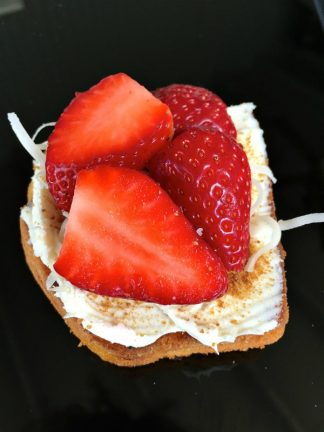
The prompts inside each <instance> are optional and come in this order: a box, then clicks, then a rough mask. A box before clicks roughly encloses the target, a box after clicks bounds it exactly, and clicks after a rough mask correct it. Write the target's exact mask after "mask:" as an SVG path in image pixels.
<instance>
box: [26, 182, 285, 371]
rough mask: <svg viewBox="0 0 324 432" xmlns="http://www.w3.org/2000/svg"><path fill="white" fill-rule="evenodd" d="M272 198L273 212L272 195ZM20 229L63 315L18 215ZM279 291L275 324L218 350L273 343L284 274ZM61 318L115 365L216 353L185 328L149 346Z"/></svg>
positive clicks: (35, 270)
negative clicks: (136, 345)
mask: <svg viewBox="0 0 324 432" xmlns="http://www.w3.org/2000/svg"><path fill="white" fill-rule="evenodd" d="M31 200H32V187H31V184H30V187H29V188H28V202H31ZM271 201H272V207H273V213H274V202H273V198H272V195H271ZM20 232H21V241H22V246H23V249H24V252H25V257H26V262H27V264H28V266H29V268H30V270H31V272H32V274H33V275H34V278H35V279H36V282H37V283H38V284H39V286H40V287H41V289H42V290H43V292H44V294H45V295H46V297H47V298H48V299H49V301H50V302H51V303H52V305H53V306H54V308H55V309H56V310H57V312H58V313H59V314H60V315H61V317H62V318H63V319H64V315H65V310H64V308H63V304H62V302H61V300H60V299H58V298H57V297H55V296H54V294H53V292H51V291H49V290H48V289H47V288H46V279H47V276H48V274H49V269H48V268H47V267H46V266H45V265H44V264H43V262H42V261H41V260H40V258H38V257H36V256H35V255H34V252H33V247H32V245H31V244H30V241H29V232H28V227H27V225H26V223H25V222H24V221H23V219H21V218H20ZM280 253H281V257H282V258H284V257H285V251H284V250H283V247H282V245H280ZM282 266H283V264H282ZM283 270H284V269H283ZM283 274H284V271H283ZM282 293H283V294H282V308H281V314H280V317H279V320H278V326H277V327H275V328H274V329H273V330H271V331H269V332H266V333H265V334H263V335H244V336H238V337H237V338H236V339H235V341H234V342H233V343H228V342H223V343H220V344H219V345H218V351H219V352H220V353H221V352H229V351H247V350H248V349H250V348H264V347H265V346H266V345H269V344H272V343H274V342H276V341H277V340H278V339H280V338H281V336H282V335H283V333H284V331H285V326H286V324H287V322H288V304H287V287H286V280H285V277H284V278H283V289H282ZM64 321H65V322H66V324H67V325H68V326H69V328H70V330H71V332H72V333H73V334H74V335H75V336H76V337H77V338H78V339H79V340H80V345H84V346H87V347H88V348H89V349H90V350H91V351H93V352H94V353H95V354H97V355H98V356H99V357H100V358H101V359H102V360H104V361H108V362H110V363H113V364H116V365H118V366H128V367H133V366H142V365H146V364H149V363H154V362H156V361H158V360H160V359H162V358H169V359H173V358H176V357H187V356H190V355H192V354H212V353H214V354H215V351H214V350H213V349H212V348H210V347H208V346H206V345H203V344H201V343H200V342H198V341H197V340H196V339H194V338H192V337H191V336H189V335H188V334H187V333H185V332H178V333H170V334H166V335H164V336H161V337H160V338H159V339H158V340H157V341H155V342H154V343H152V344H150V345H148V346H145V347H142V348H132V347H126V346H123V345H120V344H117V343H111V342H108V341H106V340H104V339H102V338H100V337H98V336H95V335H94V334H92V333H90V332H89V331H87V330H86V329H84V328H83V326H82V324H81V320H80V319H77V318H67V319H64Z"/></svg>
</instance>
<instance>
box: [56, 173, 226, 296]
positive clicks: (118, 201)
mask: <svg viewBox="0 0 324 432" xmlns="http://www.w3.org/2000/svg"><path fill="white" fill-rule="evenodd" d="M54 268H55V270H56V271H57V272H58V273H59V274H60V275H62V276H63V277H65V278H66V279H67V280H69V281H70V282H71V283H73V284H74V285H76V286H78V287H79V288H82V289H85V290H89V291H92V292H94V293H97V294H102V295H109V296H112V297H125V298H131V299H134V300H143V301H150V302H156V303H161V304H170V303H176V304H191V303H200V302H203V301H205V300H211V299H213V298H215V297H218V296H220V295H222V294H223V293H224V292H225V290H226V287H227V273H226V270H225V268H224V266H223V264H222V262H221V260H220V259H219V258H218V257H217V256H216V255H215V254H214V253H213V251H212V250H211V248H210V247H209V246H208V245H207V244H206V243H205V242H204V241H203V240H202V239H201V238H200V237H199V236H197V234H196V232H195V230H194V229H193V227H192V226H191V224H190V223H189V222H188V221H187V220H186V218H185V217H184V216H183V214H182V213H181V212H180V210H179V208H178V207H177V206H176V205H175V204H174V203H173V202H172V200H171V198H170V197H169V196H168V195H167V193H166V192H164V191H163V190H162V189H161V188H160V186H159V185H158V184H156V183H155V182H154V181H153V180H152V179H150V178H149V177H148V176H147V175H145V174H143V173H142V172H139V171H135V170H131V169H128V168H114V167H109V166H106V165H101V166H97V167H96V168H93V169H89V170H83V171H81V172H80V173H79V174H78V176H77V182H76V187H75V193H74V198H73V202H72V206H71V211H70V214H69V218H68V224H67V228H66V233H65V236H64V241H63V246H62V248H61V251H60V255H59V258H58V260H57V261H56V263H55V265H54Z"/></svg>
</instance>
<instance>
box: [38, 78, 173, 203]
mask: <svg viewBox="0 0 324 432" xmlns="http://www.w3.org/2000/svg"><path fill="white" fill-rule="evenodd" d="M172 133H173V126H172V116H171V113H170V110H169V108H168V107H167V105H165V104H163V103H161V102H160V101H159V100H158V99H157V98H155V97H154V96H153V95H152V94H151V93H150V92H149V91H148V90H146V89H145V88H144V87H142V86H141V85H139V84H138V83H137V82H136V81H134V80H133V79H131V78H130V77H129V76H127V75H125V74H123V73H119V74H117V75H111V76H108V77H107V78H105V79H103V80H102V81H100V82H99V83H98V84H97V85H95V86H94V87H91V88H90V89H89V90H88V91H86V92H84V93H78V94H76V96H75V98H74V99H73V100H72V102H71V103H70V104H69V105H68V107H67V108H66V109H65V110H64V112H63V113H62V114H61V116H60V118H59V120H58V122H57V123H56V126H55V129H54V131H53V133H52V134H51V135H50V137H49V139H48V149H47V155H46V177H47V182H48V186H49V190H50V192H51V193H52V195H53V197H54V199H55V202H56V205H57V207H59V208H61V209H63V210H69V208H70V205H71V201H72V196H73V191H74V185H75V178H76V174H77V172H78V171H79V170H80V169H83V168H89V167H92V166H94V165H97V164H103V163H104V164H109V165H112V166H126V167H132V168H136V169H140V168H142V167H143V166H144V165H145V163H146V161H147V160H148V159H149V158H150V157H151V156H152V155H153V154H154V153H155V152H156V151H157V150H158V149H160V148H161V146H163V145H164V144H165V141H166V140H168V139H169V138H170V136H171V135H172Z"/></svg>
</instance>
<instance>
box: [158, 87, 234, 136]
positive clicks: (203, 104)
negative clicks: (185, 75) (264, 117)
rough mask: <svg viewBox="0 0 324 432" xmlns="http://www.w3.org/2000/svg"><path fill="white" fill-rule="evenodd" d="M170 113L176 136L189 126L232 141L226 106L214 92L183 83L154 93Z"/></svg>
mask: <svg viewBox="0 0 324 432" xmlns="http://www.w3.org/2000/svg"><path fill="white" fill-rule="evenodd" d="M154 95H155V96H156V97H157V98H159V99H160V100H161V101H162V102H164V103H166V104H167V105H168V106H169V107H170V110H171V112H172V115H173V121H174V128H175V132H176V134H178V133H180V132H183V131H185V130H187V129H190V128H192V127H204V128H208V129H217V130H220V131H222V132H224V133H226V134H227V135H230V136H232V137H234V138H236V129H235V126H234V124H233V122H232V119H231V118H230V116H229V115H228V114H227V111H226V108H227V107H226V104H225V103H224V102H223V101H222V99H221V98H220V97H219V96H217V95H216V94H215V93H212V92H211V91H209V90H207V89H205V88H202V87H196V86H192V85H187V84H171V85H169V86H167V87H162V88H159V89H157V90H155V91H154Z"/></svg>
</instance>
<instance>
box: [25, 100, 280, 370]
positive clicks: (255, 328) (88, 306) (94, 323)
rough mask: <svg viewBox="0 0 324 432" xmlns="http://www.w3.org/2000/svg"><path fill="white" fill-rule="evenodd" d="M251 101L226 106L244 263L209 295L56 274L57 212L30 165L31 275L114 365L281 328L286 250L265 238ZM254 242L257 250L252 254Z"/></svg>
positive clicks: (227, 344)
mask: <svg viewBox="0 0 324 432" xmlns="http://www.w3.org/2000/svg"><path fill="white" fill-rule="evenodd" d="M253 109H254V105H253V104H241V105H238V106H233V107H229V108H228V113H229V114H230V116H231V118H232V120H233V122H234V124H235V126H236V129H237V132H238V137H237V140H238V142H239V143H240V144H242V146H243V147H244V150H245V151H246V153H247V156H248V159H249V163H250V166H251V170H252V177H253V179H254V187H253V190H252V203H254V204H255V205H254V206H252V208H253V214H252V216H251V245H250V250H251V255H252V259H251V260H250V262H249V263H248V266H249V267H250V268H249V270H250V271H249V272H247V271H243V272H230V275H229V279H230V283H229V289H228V291H227V293H226V294H225V295H223V296H222V297H221V298H219V299H216V300H213V301H211V302H205V303H202V304H198V305H168V306H163V305H158V304H155V303H147V302H140V301H135V300H128V299H119V298H110V297H107V296H100V295H96V294H93V293H90V292H87V291H83V290H80V289H78V288H76V287H74V286H72V285H71V284H70V283H69V282H68V281H66V280H65V279H63V278H62V277H60V276H59V275H57V274H55V273H54V272H53V264H54V262H55V260H56V258H57V255H58V252H59V249H60V245H61V241H62V234H63V230H64V225H65V224H64V216H63V215H62V213H61V212H60V211H59V210H58V209H57V208H56V207H55V205H54V202H53V199H52V197H51V195H50V193H49V191H48V187H47V183H46V180H45V175H44V171H43V170H42V169H41V168H40V167H39V166H37V165H35V167H34V168H35V173H34V176H33V178H32V181H31V183H30V186H29V189H28V203H27V205H26V206H25V207H23V208H22V211H21V218H20V228H21V239H22V245H23V248H24V252H25V256H26V261H27V264H28V266H29V267H30V269H31V271H32V273H33V275H34V277H35V279H36V281H37V282H38V284H39V285H40V287H41V288H42V290H43V291H44V293H45V295H46V296H47V298H48V299H49V300H50V301H51V303H52V304H53V306H54V307H55V308H56V310H57V311H58V313H59V314H60V315H61V316H62V318H63V319H64V320H65V322H66V324H67V325H68V326H69V327H70V329H71V331H72V332H73V333H74V335H75V336H76V337H77V338H78V339H79V340H80V345H85V346H87V347H88V348H89V349H90V350H92V351H93V352H94V353H96V354H97V355H98V356H99V357H101V358H102V359H103V360H105V361H109V362H111V363H114V364H117V365H119V366H140V365H145V364H149V363H153V362H155V361H157V360H159V359H162V358H170V359H172V358H175V357H184V356H189V355H191V354H196V353H201V354H208V353H215V352H218V353H220V352H228V351H236V350H240V351H246V350H248V349H250V348H263V347H264V346H265V345H268V344H271V343H273V342H275V341H277V340H278V339H279V338H280V337H281V336H282V335H283V333H284V329H285V325H286V323H287V321H288V306H287V290H286V281H285V274H284V265H283V263H284V256H285V253H284V250H283V248H282V246H281V244H279V245H277V246H275V247H272V246H271V245H272V244H274V243H273V242H272V238H273V234H274V232H273V227H272V226H271V223H269V221H271V219H270V217H269V216H271V217H273V218H275V206H274V201H273V195H272V186H271V178H273V176H272V174H271V171H270V169H269V167H268V159H267V153H266V147H265V143H264V140H263V131H262V130H261V129H260V127H259V124H258V122H257V121H256V119H255V118H254V117H253V114H252V112H253ZM265 245H269V246H268V247H265ZM271 247H272V248H271ZM261 248H262V249H261ZM269 248H270V249H269ZM267 249H269V250H267ZM257 250H261V252H263V251H264V253H263V254H262V255H261V256H260V257H259V258H258V255H255V254H254V253H255V252H256V251H257ZM253 257H255V258H258V259H257V261H256V264H255V265H254V263H253V261H254V260H253ZM252 269H253V271H251V270H252Z"/></svg>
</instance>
